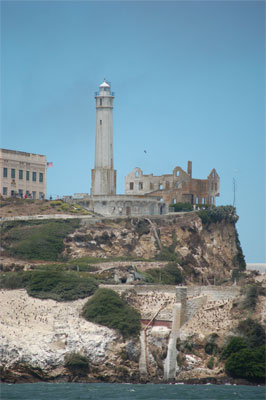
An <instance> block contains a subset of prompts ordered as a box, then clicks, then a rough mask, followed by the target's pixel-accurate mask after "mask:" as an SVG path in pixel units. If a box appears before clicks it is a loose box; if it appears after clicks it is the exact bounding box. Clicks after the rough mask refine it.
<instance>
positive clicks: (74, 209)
mask: <svg viewBox="0 0 266 400" xmlns="http://www.w3.org/2000/svg"><path fill="white" fill-rule="evenodd" d="M49 204H50V206H51V207H54V208H56V211H57V212H65V213H66V212H67V213H71V214H81V215H89V214H90V212H89V211H87V210H85V209H84V208H83V207H81V206H80V205H79V204H69V203H65V202H64V201H62V200H52V201H50V203H49Z"/></svg>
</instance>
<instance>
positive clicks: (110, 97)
mask: <svg viewBox="0 0 266 400" xmlns="http://www.w3.org/2000/svg"><path fill="white" fill-rule="evenodd" d="M95 99H96V139H95V160H94V169H93V170H92V171H91V182H92V184H91V195H92V196H98V195H100V196H103V195H107V196H111V195H115V194H116V171H115V170H114V158H113V101H114V93H112V92H111V86H110V84H109V83H107V82H106V80H105V79H104V82H103V83H102V84H101V85H100V86H99V91H98V92H96V93H95Z"/></svg>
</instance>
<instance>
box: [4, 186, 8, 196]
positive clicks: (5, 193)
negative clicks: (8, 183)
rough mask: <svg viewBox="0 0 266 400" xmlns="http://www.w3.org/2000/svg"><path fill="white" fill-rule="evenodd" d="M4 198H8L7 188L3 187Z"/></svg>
mask: <svg viewBox="0 0 266 400" xmlns="http://www.w3.org/2000/svg"><path fill="white" fill-rule="evenodd" d="M3 196H7V187H3Z"/></svg>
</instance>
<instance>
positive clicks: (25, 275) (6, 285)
mask: <svg viewBox="0 0 266 400" xmlns="http://www.w3.org/2000/svg"><path fill="white" fill-rule="evenodd" d="M31 275H32V272H31V271H27V272H24V271H21V272H6V273H4V274H1V275H0V288H1V289H24V288H26V287H27V284H28V282H29V280H30V279H31Z"/></svg>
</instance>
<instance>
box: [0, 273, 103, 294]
mask: <svg viewBox="0 0 266 400" xmlns="http://www.w3.org/2000/svg"><path fill="white" fill-rule="evenodd" d="M97 287H98V283H97V281H96V280H95V279H93V278H92V277H88V276H80V275H79V274H77V273H74V272H63V271H56V270H53V271H47V270H46V271H45V270H43V271H38V270H37V271H23V272H8V273H5V274H1V276H0V288H2V289H26V290H27V292H28V294H29V296H32V297H37V298H40V299H53V300H57V301H71V300H77V299H81V298H84V297H89V296H91V295H92V294H93V293H94V292H95V290H96V289H97Z"/></svg>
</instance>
